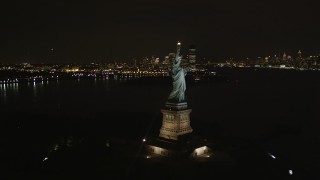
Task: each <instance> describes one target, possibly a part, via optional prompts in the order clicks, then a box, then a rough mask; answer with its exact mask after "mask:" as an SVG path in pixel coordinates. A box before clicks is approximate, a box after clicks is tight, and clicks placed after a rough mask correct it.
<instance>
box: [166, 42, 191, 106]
mask: <svg viewBox="0 0 320 180" xmlns="http://www.w3.org/2000/svg"><path fill="white" fill-rule="evenodd" d="M180 47H181V43H180V42H178V44H177V53H176V58H175V60H174V61H173V63H172V71H171V72H172V79H173V89H172V91H171V93H170V95H169V98H168V102H170V103H183V102H186V97H185V91H186V81H185V76H186V74H187V72H186V70H185V69H183V68H182V67H181V56H180Z"/></svg>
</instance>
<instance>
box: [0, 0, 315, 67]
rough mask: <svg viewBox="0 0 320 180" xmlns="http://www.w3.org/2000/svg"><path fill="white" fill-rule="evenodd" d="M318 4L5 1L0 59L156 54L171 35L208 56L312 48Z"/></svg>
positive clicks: (167, 46) (170, 44)
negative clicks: (192, 45)
mask: <svg viewBox="0 0 320 180" xmlns="http://www.w3.org/2000/svg"><path fill="white" fill-rule="evenodd" d="M319 7H320V6H319V5H318V3H317V0H313V1H307V0H303V1H302V0H300V1H292V0H291V1H289V0H284V1H281V0H277V1H274V0H268V1H266V0H263V1H258V0H252V1H249V0H246V1H243V0H233V1H228V0H221V1H213V0H193V1H191V0H181V1H180V0H131V1H129V0H128V1H126V0H116V1H110V0H105V1H94V0H89V1H67V0H64V1H57V0H50V1H48V0H43V1H32V0H30V1H20V2H19V1H10V2H7V3H2V4H1V6H0V11H1V12H0V19H1V26H0V27H1V32H2V33H1V34H2V35H1V40H0V44H1V50H0V63H11V62H12V63H15V62H31V63H39V62H45V63H55V62H92V61H97V62H103V61H106V62H107V61H124V60H132V59H133V58H137V59H139V58H140V57H144V56H151V55H155V56H159V57H160V58H161V59H163V58H164V56H165V55H167V54H168V53H169V52H172V51H174V50H175V43H176V41H177V40H180V41H181V42H182V43H183V48H184V51H186V49H187V47H188V46H189V45H191V44H194V45H195V46H196V47H197V52H198V54H199V56H201V57H206V59H208V60H220V59H225V58H229V57H235V58H242V57H256V56H265V55H272V54H279V53H281V54H282V53H283V52H284V51H285V52H287V54H290V55H292V56H296V54H297V51H298V50H299V49H301V50H302V52H303V53H304V54H305V55H310V54H318V53H319V52H320V45H319V42H320V23H319V22H320V18H319V17H320V13H319ZM52 48H53V51H52V50H51V49H52Z"/></svg>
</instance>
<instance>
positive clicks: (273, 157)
mask: <svg viewBox="0 0 320 180" xmlns="http://www.w3.org/2000/svg"><path fill="white" fill-rule="evenodd" d="M268 155H269V156H270V157H271V158H272V159H276V157H275V156H274V155H273V154H271V153H268Z"/></svg>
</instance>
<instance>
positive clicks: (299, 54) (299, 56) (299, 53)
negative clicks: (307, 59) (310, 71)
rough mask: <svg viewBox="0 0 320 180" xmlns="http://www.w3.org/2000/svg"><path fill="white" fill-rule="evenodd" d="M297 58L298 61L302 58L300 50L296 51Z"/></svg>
mask: <svg viewBox="0 0 320 180" xmlns="http://www.w3.org/2000/svg"><path fill="white" fill-rule="evenodd" d="M298 58H299V59H301V58H302V52H301V50H299V51H298Z"/></svg>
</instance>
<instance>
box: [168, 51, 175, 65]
mask: <svg viewBox="0 0 320 180" xmlns="http://www.w3.org/2000/svg"><path fill="white" fill-rule="evenodd" d="M175 58H176V53H169V64H171V63H172V62H173V61H174V59H175Z"/></svg>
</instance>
